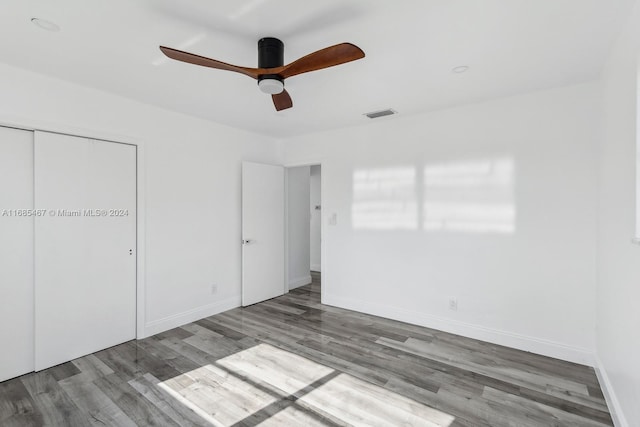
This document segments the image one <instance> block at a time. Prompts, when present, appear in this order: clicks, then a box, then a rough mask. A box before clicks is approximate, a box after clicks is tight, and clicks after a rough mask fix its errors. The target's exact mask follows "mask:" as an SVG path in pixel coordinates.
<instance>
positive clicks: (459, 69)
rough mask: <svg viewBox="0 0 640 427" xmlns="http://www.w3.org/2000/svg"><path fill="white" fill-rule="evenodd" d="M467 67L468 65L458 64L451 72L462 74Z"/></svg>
mask: <svg viewBox="0 0 640 427" xmlns="http://www.w3.org/2000/svg"><path fill="white" fill-rule="evenodd" d="M469 68H470V67H469V66H468V65H460V66H459V67H454V68H453V69H452V70H451V72H452V73H454V74H462V73H466V72H467V71H469Z"/></svg>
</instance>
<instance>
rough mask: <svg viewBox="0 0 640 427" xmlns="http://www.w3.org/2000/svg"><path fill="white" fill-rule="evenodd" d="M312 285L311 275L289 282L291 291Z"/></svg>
mask: <svg viewBox="0 0 640 427" xmlns="http://www.w3.org/2000/svg"><path fill="white" fill-rule="evenodd" d="M309 283H311V275H308V276H303V277H298V278H296V279H291V280H289V290H291V289H295V288H299V287H300V286H304V285H308V284H309Z"/></svg>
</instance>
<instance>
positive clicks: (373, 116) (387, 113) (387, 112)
mask: <svg viewBox="0 0 640 427" xmlns="http://www.w3.org/2000/svg"><path fill="white" fill-rule="evenodd" d="M394 114H398V112H397V111H395V110H392V109H390V108H389V109H388V110H382V111H372V112H371V113H366V114H365V116H367V117H369V118H370V119H377V118H378V117H384V116H392V115H394Z"/></svg>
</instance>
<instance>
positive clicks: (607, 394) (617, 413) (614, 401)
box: [595, 354, 630, 427]
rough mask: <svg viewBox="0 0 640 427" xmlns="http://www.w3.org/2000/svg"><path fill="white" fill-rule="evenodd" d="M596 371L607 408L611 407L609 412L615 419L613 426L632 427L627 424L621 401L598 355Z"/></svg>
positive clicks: (596, 356) (596, 357)
mask: <svg viewBox="0 0 640 427" xmlns="http://www.w3.org/2000/svg"><path fill="white" fill-rule="evenodd" d="M595 371H596V376H597V377H598V382H599V383H600V387H601V388H602V393H603V394H604V398H605V400H606V401H607V406H608V407H609V412H610V413H611V418H612V419H613V425H614V426H616V427H630V424H629V423H628V422H627V419H626V417H625V416H624V413H623V412H622V405H620V401H619V400H618V397H617V396H616V393H615V391H614V389H613V384H611V380H610V379H609V375H608V374H607V370H606V369H605V368H604V364H603V363H602V360H601V359H600V357H599V356H598V355H597V354H596V355H595Z"/></svg>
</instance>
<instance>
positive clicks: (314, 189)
mask: <svg viewBox="0 0 640 427" xmlns="http://www.w3.org/2000/svg"><path fill="white" fill-rule="evenodd" d="M321 174H322V171H321V166H320V165H314V166H311V177H310V185H311V193H310V200H309V203H310V205H309V209H310V212H311V236H310V243H311V248H310V256H311V260H310V261H311V270H312V271H320V269H321V268H320V264H321V262H320V261H321V256H320V249H321V243H320V236H321V231H322V210H317V209H316V206H322V196H321V191H320V189H321V180H322V178H321Z"/></svg>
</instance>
